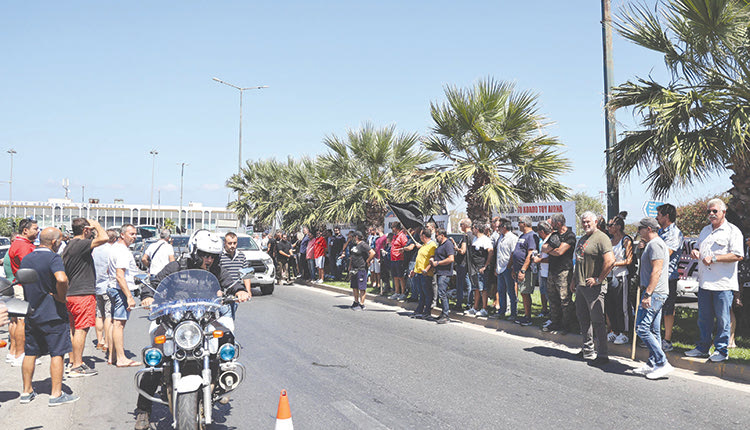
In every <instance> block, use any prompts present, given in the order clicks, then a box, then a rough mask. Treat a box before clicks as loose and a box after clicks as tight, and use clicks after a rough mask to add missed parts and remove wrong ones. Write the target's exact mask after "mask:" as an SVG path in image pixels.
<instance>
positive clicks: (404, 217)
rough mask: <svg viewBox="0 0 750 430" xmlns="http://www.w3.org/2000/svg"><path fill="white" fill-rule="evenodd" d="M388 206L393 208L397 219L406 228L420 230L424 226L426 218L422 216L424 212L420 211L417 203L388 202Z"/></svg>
mask: <svg viewBox="0 0 750 430" xmlns="http://www.w3.org/2000/svg"><path fill="white" fill-rule="evenodd" d="M388 206H390V207H391V209H392V210H393V213H394V214H395V215H396V218H398V220H399V221H400V222H401V225H403V226H404V228H419V227H422V225H423V224H424V221H423V220H424V216H423V215H422V211H421V210H419V206H418V205H417V202H415V201H411V202H407V203H393V202H388Z"/></svg>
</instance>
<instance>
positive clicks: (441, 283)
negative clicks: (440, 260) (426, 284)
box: [430, 275, 451, 317]
mask: <svg viewBox="0 0 750 430" xmlns="http://www.w3.org/2000/svg"><path fill="white" fill-rule="evenodd" d="M450 282H451V277H450V276H448V275H437V292H438V297H439V298H440V303H441V304H442V307H443V315H444V316H446V317H447V316H448V313H449V312H450V303H449V302H448V285H449V284H450ZM430 288H432V286H430Z"/></svg>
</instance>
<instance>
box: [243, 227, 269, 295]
mask: <svg viewBox="0 0 750 430" xmlns="http://www.w3.org/2000/svg"><path fill="white" fill-rule="evenodd" d="M237 250H239V251H242V252H243V253H244V254H245V259H246V260H247V263H248V266H249V267H252V268H253V269H255V274H254V275H253V278H252V280H251V281H250V282H251V283H252V286H253V287H259V288H260V291H261V293H263V295H266V294H273V288H274V285H275V283H276V267H275V266H274V264H273V260H272V259H271V256H269V255H268V254H266V253H265V252H263V251H262V250H261V249H260V246H258V244H257V243H256V242H255V239H253V238H252V237H250V236H246V235H239V234H238V235H237Z"/></svg>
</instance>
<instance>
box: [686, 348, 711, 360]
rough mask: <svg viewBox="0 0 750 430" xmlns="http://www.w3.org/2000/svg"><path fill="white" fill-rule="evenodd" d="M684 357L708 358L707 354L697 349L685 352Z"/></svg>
mask: <svg viewBox="0 0 750 430" xmlns="http://www.w3.org/2000/svg"><path fill="white" fill-rule="evenodd" d="M685 356H686V357H693V358H708V353H707V352H703V351H701V350H700V349H698V348H693V349H691V350H690V351H685Z"/></svg>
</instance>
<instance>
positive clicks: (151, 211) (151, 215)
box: [148, 149, 159, 225]
mask: <svg viewBox="0 0 750 430" xmlns="http://www.w3.org/2000/svg"><path fill="white" fill-rule="evenodd" d="M149 154H151V156H152V157H153V158H152V160H151V205H150V207H149V210H148V224H149V225H151V224H153V223H154V170H156V156H157V155H158V154H159V151H157V150H156V149H152V150H151V151H149Z"/></svg>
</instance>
